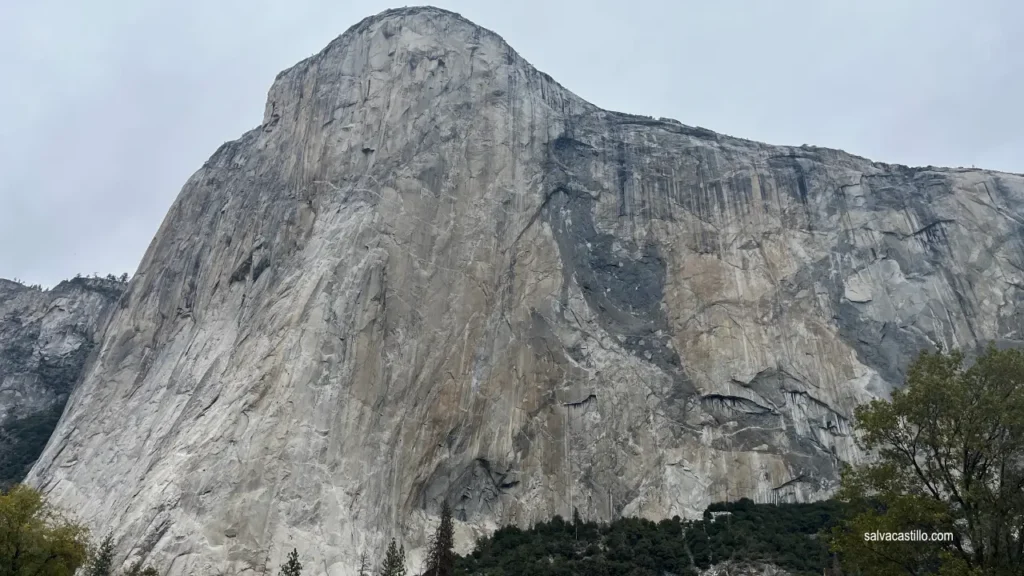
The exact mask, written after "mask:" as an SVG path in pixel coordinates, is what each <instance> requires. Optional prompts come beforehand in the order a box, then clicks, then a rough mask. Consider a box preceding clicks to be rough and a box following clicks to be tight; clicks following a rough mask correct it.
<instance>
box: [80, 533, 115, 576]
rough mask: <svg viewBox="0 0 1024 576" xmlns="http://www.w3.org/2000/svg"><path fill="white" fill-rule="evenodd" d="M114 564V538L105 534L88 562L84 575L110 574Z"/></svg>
mask: <svg viewBox="0 0 1024 576" xmlns="http://www.w3.org/2000/svg"><path fill="white" fill-rule="evenodd" d="M113 566H114V538H113V537H111V536H109V535H108V536H107V537H106V538H104V539H103V542H102V543H100V547H99V549H97V550H96V554H95V555H94V556H93V557H92V561H90V562H89V567H88V568H87V569H86V571H85V576H110V574H111V572H112V569H113Z"/></svg>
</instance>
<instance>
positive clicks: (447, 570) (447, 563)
mask: <svg viewBox="0 0 1024 576" xmlns="http://www.w3.org/2000/svg"><path fill="white" fill-rule="evenodd" d="M454 572H455V526H454V524H453V523H452V508H451V506H450V505H449V504H448V500H445V501H444V502H443V503H442V504H441V523H440V524H438V526H437V532H435V533H434V536H433V538H431V541H430V550H429V551H428V552H427V570H426V574H427V575H429V576H452V574H453V573H454Z"/></svg>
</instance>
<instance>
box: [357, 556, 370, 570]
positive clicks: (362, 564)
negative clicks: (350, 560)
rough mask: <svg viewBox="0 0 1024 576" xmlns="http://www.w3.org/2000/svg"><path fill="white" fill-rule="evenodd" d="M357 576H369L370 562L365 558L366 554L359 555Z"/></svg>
mask: <svg viewBox="0 0 1024 576" xmlns="http://www.w3.org/2000/svg"><path fill="white" fill-rule="evenodd" d="M358 574H359V576H370V561H369V560H368V559H367V558H366V552H363V553H362V554H360V555H359V572H358Z"/></svg>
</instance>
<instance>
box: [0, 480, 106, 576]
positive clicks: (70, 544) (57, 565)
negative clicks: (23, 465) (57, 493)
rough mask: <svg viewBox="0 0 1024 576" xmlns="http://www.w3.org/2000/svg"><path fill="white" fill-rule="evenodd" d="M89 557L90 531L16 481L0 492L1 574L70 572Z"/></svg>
mask: <svg viewBox="0 0 1024 576" xmlns="http://www.w3.org/2000/svg"><path fill="white" fill-rule="evenodd" d="M88 559H89V533H88V530H86V528H85V527H84V526H82V525H80V524H78V523H76V522H73V521H71V520H69V519H67V518H66V517H64V516H63V515H62V514H60V513H59V512H58V511H57V510H56V509H55V508H53V507H52V506H50V504H49V503H47V502H46V499H45V498H44V497H43V495H42V494H40V493H39V492H38V491H36V490H34V489H32V488H29V487H27V486H22V485H15V486H13V487H12V488H11V489H10V490H8V491H7V492H6V493H4V494H0V576H72V575H73V574H74V573H75V571H76V570H78V568H79V567H80V566H82V565H83V564H84V563H85V562H86V561H88Z"/></svg>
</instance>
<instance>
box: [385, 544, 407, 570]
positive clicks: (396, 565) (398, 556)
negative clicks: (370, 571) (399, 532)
mask: <svg viewBox="0 0 1024 576" xmlns="http://www.w3.org/2000/svg"><path fill="white" fill-rule="evenodd" d="M380 576H405V546H402V547H401V548H399V546H398V544H397V543H396V542H395V539H394V538H392V539H391V544H389V545H388V551H387V553H385V555H384V563H383V564H381V567H380Z"/></svg>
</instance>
